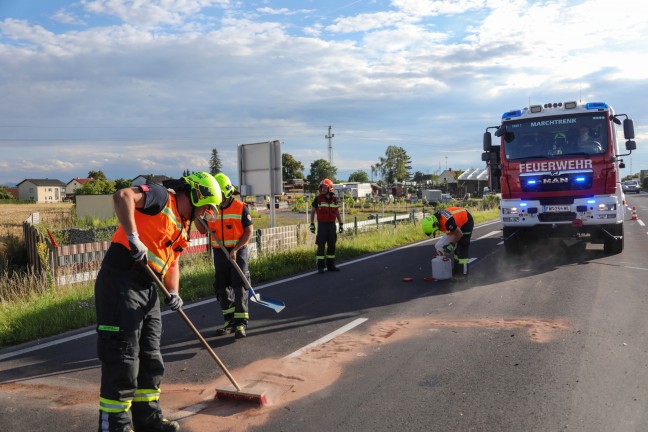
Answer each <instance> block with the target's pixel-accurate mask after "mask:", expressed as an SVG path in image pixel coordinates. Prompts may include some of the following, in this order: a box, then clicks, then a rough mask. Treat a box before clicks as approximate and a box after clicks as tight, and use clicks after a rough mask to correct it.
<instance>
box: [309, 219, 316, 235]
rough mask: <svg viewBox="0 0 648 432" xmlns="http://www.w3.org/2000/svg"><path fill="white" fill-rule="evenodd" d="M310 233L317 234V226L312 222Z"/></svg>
mask: <svg viewBox="0 0 648 432" xmlns="http://www.w3.org/2000/svg"><path fill="white" fill-rule="evenodd" d="M310 232H312V233H313V234H315V224H314V223H313V222H311V224H310Z"/></svg>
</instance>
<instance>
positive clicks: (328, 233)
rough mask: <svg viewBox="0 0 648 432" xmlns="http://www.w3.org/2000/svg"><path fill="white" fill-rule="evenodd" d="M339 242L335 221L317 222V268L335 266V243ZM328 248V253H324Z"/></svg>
mask: <svg viewBox="0 0 648 432" xmlns="http://www.w3.org/2000/svg"><path fill="white" fill-rule="evenodd" d="M336 242H337V228H336V225H335V222H319V221H318V222H317V236H316V237H315V243H316V244H317V268H318V269H323V268H324V267H327V268H329V269H331V268H335V243H336ZM324 248H326V255H324Z"/></svg>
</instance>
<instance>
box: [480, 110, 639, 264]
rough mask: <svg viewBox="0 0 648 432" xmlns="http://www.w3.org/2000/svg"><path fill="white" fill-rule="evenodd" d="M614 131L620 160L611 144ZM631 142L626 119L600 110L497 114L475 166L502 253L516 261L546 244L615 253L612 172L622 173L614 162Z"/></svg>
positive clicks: (618, 247) (617, 201) (619, 246)
mask: <svg viewBox="0 0 648 432" xmlns="http://www.w3.org/2000/svg"><path fill="white" fill-rule="evenodd" d="M621 119H623V120H621ZM621 124H623V134H624V138H625V140H626V143H625V148H626V151H627V152H628V153H624V154H621V153H620V151H619V146H618V144H617V132H616V126H617V125H621ZM491 130H494V135H495V136H496V137H497V138H499V142H498V143H496V144H493V139H492V137H491ZM634 138H635V135H634V124H633V121H632V119H630V118H629V117H628V115H626V114H616V113H615V112H614V110H613V109H612V107H611V106H610V105H608V104H607V103H605V102H586V103H580V102H575V101H569V102H555V103H546V104H544V105H530V106H529V107H528V108H523V109H518V110H512V111H508V112H505V113H504V114H503V115H502V121H501V124H500V125H498V126H490V127H487V128H486V132H484V139H483V144H484V153H483V154H482V161H484V162H486V165H487V167H488V170H489V174H490V176H489V186H490V188H491V191H494V192H500V193H501V196H502V199H501V202H500V218H501V222H502V227H503V238H504V246H505V249H506V252H507V253H515V254H518V253H521V252H523V251H524V249H525V248H526V247H527V245H529V244H531V243H532V242H534V241H536V240H538V239H540V238H547V237H552V238H563V239H565V240H566V241H567V242H573V243H578V242H590V243H594V244H603V249H604V251H605V253H608V254H616V253H621V252H622V251H623V220H624V216H625V202H624V200H625V196H624V194H623V191H622V189H621V184H620V171H619V170H620V169H621V168H625V165H624V163H623V160H622V159H621V157H623V156H627V155H629V154H630V153H632V150H635V149H636V148H637V144H636V142H635V141H634Z"/></svg>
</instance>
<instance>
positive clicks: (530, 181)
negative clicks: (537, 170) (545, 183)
mask: <svg viewBox="0 0 648 432" xmlns="http://www.w3.org/2000/svg"><path fill="white" fill-rule="evenodd" d="M536 183H537V181H536V180H528V181H527V184H528V185H534V184H536Z"/></svg>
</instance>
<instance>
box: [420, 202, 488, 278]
mask: <svg viewBox="0 0 648 432" xmlns="http://www.w3.org/2000/svg"><path fill="white" fill-rule="evenodd" d="M474 226H475V222H474V220H473V217H472V215H471V214H470V212H468V210H466V209H465V208H463V207H448V208H446V209H444V210H440V211H438V212H436V213H434V214H433V215H430V216H427V217H425V218H423V220H422V229H423V232H424V233H425V234H426V235H428V236H430V235H434V234H435V233H436V232H438V231H441V232H444V233H446V237H444V238H443V239H441V240H439V242H440V243H441V245H442V252H441V251H438V253H439V254H448V255H451V256H454V268H453V273H460V272H461V271H462V269H463V266H464V264H467V263H468V262H469V261H470V258H469V255H468V252H469V249H470V238H471V236H472V230H473V227H474Z"/></svg>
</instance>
